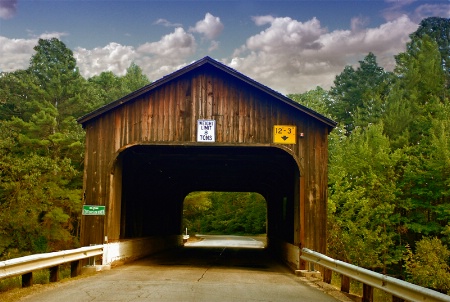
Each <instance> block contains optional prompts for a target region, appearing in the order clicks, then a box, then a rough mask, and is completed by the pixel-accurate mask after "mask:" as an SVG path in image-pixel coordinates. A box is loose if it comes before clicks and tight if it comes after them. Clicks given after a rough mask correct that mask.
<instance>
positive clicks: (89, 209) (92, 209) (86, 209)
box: [83, 205, 105, 215]
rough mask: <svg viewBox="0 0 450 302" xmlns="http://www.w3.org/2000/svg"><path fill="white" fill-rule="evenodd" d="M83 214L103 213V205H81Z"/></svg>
mask: <svg viewBox="0 0 450 302" xmlns="http://www.w3.org/2000/svg"><path fill="white" fill-rule="evenodd" d="M83 215H105V206H87V205H84V206H83Z"/></svg>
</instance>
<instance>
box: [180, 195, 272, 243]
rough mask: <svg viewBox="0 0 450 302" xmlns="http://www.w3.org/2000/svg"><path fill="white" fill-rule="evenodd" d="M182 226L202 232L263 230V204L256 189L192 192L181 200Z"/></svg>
mask: <svg viewBox="0 0 450 302" xmlns="http://www.w3.org/2000/svg"><path fill="white" fill-rule="evenodd" d="M184 218H185V220H186V221H185V227H188V226H189V225H190V228H191V230H194V231H196V232H202V233H204V232H206V233H216V234H217V233H219V234H220V233H221V234H263V233H265V232H266V204H265V200H264V197H262V196H261V195H260V194H257V193H242V192H194V193H191V194H189V195H188V196H187V197H186V198H185V201H184Z"/></svg>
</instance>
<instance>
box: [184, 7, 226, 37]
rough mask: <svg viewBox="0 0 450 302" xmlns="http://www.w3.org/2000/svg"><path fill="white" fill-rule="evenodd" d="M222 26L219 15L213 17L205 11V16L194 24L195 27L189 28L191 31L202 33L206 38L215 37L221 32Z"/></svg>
mask: <svg viewBox="0 0 450 302" xmlns="http://www.w3.org/2000/svg"><path fill="white" fill-rule="evenodd" d="M223 28H224V26H223V24H222V22H220V18H219V17H214V16H213V15H211V14H210V13H206V15H205V18H204V19H203V20H201V21H198V22H197V23H196V24H195V27H193V28H191V29H190V31H191V32H196V33H200V34H203V35H204V36H205V37H206V38H208V39H211V40H212V39H215V38H217V37H218V36H219V35H220V33H221V32H222V30H223Z"/></svg>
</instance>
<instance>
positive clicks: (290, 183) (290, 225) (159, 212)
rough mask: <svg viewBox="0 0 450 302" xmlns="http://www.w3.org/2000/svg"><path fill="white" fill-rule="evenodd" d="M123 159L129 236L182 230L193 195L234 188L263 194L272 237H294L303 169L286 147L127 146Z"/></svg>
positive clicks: (124, 230)
mask: <svg viewBox="0 0 450 302" xmlns="http://www.w3.org/2000/svg"><path fill="white" fill-rule="evenodd" d="M119 160H122V166H123V172H122V192H123V193H122V203H121V204H122V211H121V213H122V214H121V216H122V217H121V238H123V239H125V238H137V237H142V236H152V235H173V234H181V232H182V230H181V221H182V210H183V200H184V198H185V196H186V195H187V194H189V193H190V192H193V191H228V192H257V193H260V194H261V195H263V196H264V198H265V199H266V201H267V216H268V217H267V226H268V228H267V234H268V236H269V237H275V238H279V239H283V240H285V241H287V242H291V243H292V242H293V237H294V198H295V196H296V195H297V196H298V190H299V188H298V186H299V181H298V179H299V170H298V167H297V164H296V162H295V161H294V160H293V158H292V156H291V155H289V154H288V153H287V152H285V151H283V150H282V149H279V148H275V147H234V146H229V147H218V146H212V147H210V146H148V145H140V146H134V147H131V148H129V149H126V150H125V151H124V152H123V153H122V154H121V156H120V158H119ZM297 199H298V198H297Z"/></svg>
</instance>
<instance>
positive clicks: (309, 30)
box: [230, 16, 417, 93]
mask: <svg viewBox="0 0 450 302" xmlns="http://www.w3.org/2000/svg"><path fill="white" fill-rule="evenodd" d="M253 20H254V22H255V24H261V25H264V24H270V25H269V27H268V28H266V29H265V30H263V31H262V32H261V33H259V34H257V35H254V36H252V37H250V38H248V39H247V42H246V44H245V45H243V46H241V47H240V48H238V49H237V50H236V51H235V55H234V57H233V59H231V61H230V65H231V67H233V68H235V69H237V70H239V71H240V72H242V73H244V74H246V75H248V76H250V77H253V78H254V79H255V80H257V81H259V82H261V83H263V84H265V85H267V86H269V87H272V88H274V89H276V90H280V92H282V93H295V92H304V91H306V90H309V89H313V88H315V87H316V86H322V87H323V88H329V87H330V86H331V85H332V83H333V80H334V77H335V76H336V74H338V73H340V72H341V71H342V70H343V68H344V67H345V65H348V64H357V63H358V61H359V60H362V59H363V58H364V57H365V56H366V55H367V54H368V53H369V52H373V53H374V54H375V55H376V56H377V60H378V63H379V65H381V66H383V67H385V68H386V69H388V70H391V69H392V68H393V67H394V65H395V61H394V57H393V56H394V55H395V54H398V53H399V52H402V51H404V50H405V45H406V42H407V41H408V40H409V34H410V33H412V32H414V31H415V30H416V29H417V24H416V23H414V22H412V21H411V20H410V19H409V18H408V17H407V16H401V17H399V18H397V19H395V20H392V21H391V22H387V23H384V24H382V25H380V26H379V27H377V28H362V27H361V26H362V25H363V24H364V23H363V22H359V21H358V22H355V23H357V24H358V26H355V31H352V30H335V31H331V32H329V31H328V30H327V29H326V28H324V27H322V26H321V25H320V22H319V21H318V20H317V19H316V18H313V19H311V20H309V21H307V22H303V23H302V22H299V21H297V20H293V19H291V18H270V17H268V16H264V17H263V18H257V17H254V18H253ZM267 22H269V23H267Z"/></svg>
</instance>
